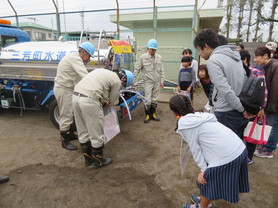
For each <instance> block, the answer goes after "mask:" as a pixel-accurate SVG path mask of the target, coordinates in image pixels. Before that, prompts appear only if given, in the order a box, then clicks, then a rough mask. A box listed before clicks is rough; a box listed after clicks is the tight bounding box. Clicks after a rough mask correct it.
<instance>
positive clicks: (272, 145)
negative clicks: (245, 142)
mask: <svg viewBox="0 0 278 208" xmlns="http://www.w3.org/2000/svg"><path fill="white" fill-rule="evenodd" d="M266 122H267V125H270V126H272V129H271V132H270V135H269V137H268V142H267V144H266V145H265V147H266V150H267V151H268V152H273V151H274V150H275V149H276V145H277V143H278V113H269V114H266Z"/></svg>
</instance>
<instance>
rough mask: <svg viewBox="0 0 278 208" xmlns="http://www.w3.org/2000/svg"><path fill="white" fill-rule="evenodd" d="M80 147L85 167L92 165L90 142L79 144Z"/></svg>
mask: <svg viewBox="0 0 278 208" xmlns="http://www.w3.org/2000/svg"><path fill="white" fill-rule="evenodd" d="M80 145H81V149H82V152H83V155H84V159H85V167H87V166H90V165H92V164H93V162H94V161H93V157H92V146H91V142H90V141H89V142H86V143H84V144H82V143H80Z"/></svg>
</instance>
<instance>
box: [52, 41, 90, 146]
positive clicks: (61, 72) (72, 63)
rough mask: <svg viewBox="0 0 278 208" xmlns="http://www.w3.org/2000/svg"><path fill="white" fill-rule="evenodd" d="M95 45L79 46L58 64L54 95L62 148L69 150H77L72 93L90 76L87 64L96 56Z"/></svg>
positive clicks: (86, 43) (85, 43)
mask: <svg viewBox="0 0 278 208" xmlns="http://www.w3.org/2000/svg"><path fill="white" fill-rule="evenodd" d="M94 52H95V48H94V46H93V44H91V43H89V42H84V43H82V44H81V45H80V46H79V51H78V52H76V53H70V54H68V55H66V56H65V57H64V58H63V59H62V60H61V61H60V63H59V64H58V68H57V75H56V77H55V84H54V95H55V98H56V100H57V103H58V106H59V113H60V123H59V126H60V134H61V141H62V147H63V148H65V149H67V150H76V149H77V147H76V146H75V145H73V144H72V143H71V142H70V140H71V139H73V137H75V136H74V133H73V131H71V130H70V126H71V124H72V123H73V110H72V93H73V89H74V86H75V85H76V84H77V83H78V82H79V81H80V80H81V79H82V78H83V77H84V76H86V75H87V74H88V71H87V69H86V67H85V64H86V63H87V62H89V60H90V57H92V56H93V55H94Z"/></svg>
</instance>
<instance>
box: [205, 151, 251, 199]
mask: <svg viewBox="0 0 278 208" xmlns="http://www.w3.org/2000/svg"><path fill="white" fill-rule="evenodd" d="M204 178H205V179H206V181H207V183H206V184H205V185H201V186H200V192H201V195H202V196H204V197H206V198H208V199H209V200H218V199H224V200H226V201H228V202H230V203H236V202H238V201H239V193H246V192H249V190H250V189H249V181H248V167H247V150H246V149H245V150H244V151H243V152H242V154H241V155H240V156H238V157H237V158H236V159H235V160H233V161H232V162H230V163H228V164H225V165H221V166H217V167H212V168H208V169H207V170H206V171H205V173H204Z"/></svg>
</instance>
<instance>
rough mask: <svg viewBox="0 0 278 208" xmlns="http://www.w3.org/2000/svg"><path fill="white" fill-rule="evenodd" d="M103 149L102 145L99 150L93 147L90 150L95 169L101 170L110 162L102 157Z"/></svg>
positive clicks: (110, 160) (109, 159)
mask: <svg viewBox="0 0 278 208" xmlns="http://www.w3.org/2000/svg"><path fill="white" fill-rule="evenodd" d="M103 147H104V145H102V146H101V147H99V148H94V147H93V148H92V150H93V154H92V157H93V161H94V166H95V167H96V168H101V167H104V166H107V165H109V164H110V163H111V162H112V159H111V158H104V157H103Z"/></svg>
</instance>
